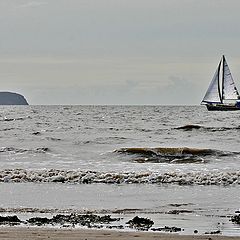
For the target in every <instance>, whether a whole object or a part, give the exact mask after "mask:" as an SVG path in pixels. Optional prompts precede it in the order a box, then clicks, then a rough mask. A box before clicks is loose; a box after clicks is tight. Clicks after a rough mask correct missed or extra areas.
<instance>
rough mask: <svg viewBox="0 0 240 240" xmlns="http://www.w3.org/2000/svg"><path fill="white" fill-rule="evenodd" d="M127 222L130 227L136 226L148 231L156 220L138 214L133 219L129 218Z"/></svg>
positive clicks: (138, 228)
mask: <svg viewBox="0 0 240 240" xmlns="http://www.w3.org/2000/svg"><path fill="white" fill-rule="evenodd" d="M126 224H129V227H130V228H135V229H137V230H141V231H148V229H149V228H150V227H152V225H153V224H154V222H153V221H152V220H151V219H149V218H140V217H138V216H136V217H134V218H133V219H131V220H129V221H128V222H127V223H126Z"/></svg>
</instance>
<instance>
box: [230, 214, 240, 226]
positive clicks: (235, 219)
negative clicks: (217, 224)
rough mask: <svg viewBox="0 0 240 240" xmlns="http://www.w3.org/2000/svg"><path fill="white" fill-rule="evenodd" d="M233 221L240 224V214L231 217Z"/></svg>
mask: <svg viewBox="0 0 240 240" xmlns="http://www.w3.org/2000/svg"><path fill="white" fill-rule="evenodd" d="M231 221H232V222H233V223H237V224H240V214H238V215H234V216H232V217H231Z"/></svg>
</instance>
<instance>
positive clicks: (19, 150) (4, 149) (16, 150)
mask: <svg viewBox="0 0 240 240" xmlns="http://www.w3.org/2000/svg"><path fill="white" fill-rule="evenodd" d="M49 151H50V149H49V148H47V147H39V148H35V149H22V148H14V147H2V148H0V153H7V152H8V153H13V154H14V153H46V152H49Z"/></svg>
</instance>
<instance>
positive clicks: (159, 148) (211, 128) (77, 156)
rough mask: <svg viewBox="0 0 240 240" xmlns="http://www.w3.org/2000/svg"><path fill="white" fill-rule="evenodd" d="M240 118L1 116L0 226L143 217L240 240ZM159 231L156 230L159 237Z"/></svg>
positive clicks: (65, 111)
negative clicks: (75, 217) (61, 216)
mask: <svg viewBox="0 0 240 240" xmlns="http://www.w3.org/2000/svg"><path fill="white" fill-rule="evenodd" d="M239 211H240V112H238V111H233V112H230V111H229V112H209V111H207V109H206V108H205V107H204V106H99V105H97V106H85V105H84V106H80V105H79V106H78V105H76V106H1V107H0V216H6V215H7V216H9V215H11V216H12V215H17V216H18V217H19V218H21V219H27V218H29V216H53V215H54V214H57V213H65V214H71V213H89V212H90V213H94V214H100V215H101V214H109V215H111V216H114V217H120V218H121V221H119V223H117V224H121V225H122V226H123V231H124V230H131V229H129V228H128V225H127V224H126V222H127V221H129V220H130V219H133V218H134V217H135V216H139V217H142V218H149V219H151V220H153V221H154V225H153V226H154V227H155V228H161V227H164V226H169V227H179V228H181V229H182V230H181V231H180V232H179V233H178V234H196V235H197V234H206V233H217V234H220V235H229V236H240V225H239V224H236V223H234V222H232V221H231V218H232V217H233V216H234V215H236V214H238V213H239ZM149 231H151V229H149Z"/></svg>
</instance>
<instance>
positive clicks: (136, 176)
mask: <svg viewBox="0 0 240 240" xmlns="http://www.w3.org/2000/svg"><path fill="white" fill-rule="evenodd" d="M0 182H5V183H8V182H19V183H26V182H32V183H69V184H92V183H105V184H178V185H224V186H226V185H238V184H240V170H238V171H232V172H221V171H213V172H188V173H180V172H170V173H156V172H96V171H81V170H58V169H49V170H25V169H5V170H2V171H0Z"/></svg>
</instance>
